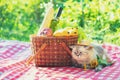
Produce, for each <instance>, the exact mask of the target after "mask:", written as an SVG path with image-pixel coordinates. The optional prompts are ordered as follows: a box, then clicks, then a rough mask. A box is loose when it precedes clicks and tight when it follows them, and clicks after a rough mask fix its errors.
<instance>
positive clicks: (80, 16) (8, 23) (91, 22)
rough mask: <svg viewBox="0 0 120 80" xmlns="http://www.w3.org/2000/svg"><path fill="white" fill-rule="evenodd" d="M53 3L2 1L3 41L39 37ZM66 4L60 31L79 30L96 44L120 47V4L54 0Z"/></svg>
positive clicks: (0, 28) (115, 1)
mask: <svg viewBox="0 0 120 80" xmlns="http://www.w3.org/2000/svg"><path fill="white" fill-rule="evenodd" d="M49 1H50V0H0V38H2V39H8V40H21V41H29V35H31V34H36V33H37V31H38V29H39V27H40V25H41V22H42V20H43V17H44V13H45V5H46V3H47V2H49ZM53 3H54V8H55V11H57V9H58V7H59V5H61V4H64V10H63V13H62V15H61V17H60V22H59V24H58V25H57V27H58V28H63V27H66V26H75V27H76V26H80V27H82V28H83V30H84V31H85V33H86V34H87V36H88V37H89V38H91V39H93V40H94V41H97V42H100V43H101V42H102V43H103V42H108V43H112V44H117V45H120V37H119V36H120V5H119V4H120V0H53Z"/></svg>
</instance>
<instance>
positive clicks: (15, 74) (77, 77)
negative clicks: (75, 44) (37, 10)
mask: <svg viewBox="0 0 120 80" xmlns="http://www.w3.org/2000/svg"><path fill="white" fill-rule="evenodd" d="M102 46H103V47H104V48H105V49H106V50H107V52H108V55H110V56H111V58H112V60H114V61H115V63H114V64H113V65H112V66H108V67H105V68H103V69H102V71H99V72H95V71H94V70H90V69H88V70H86V71H85V70H83V69H82V68H75V67H37V68H36V67H35V66H34V64H30V66H25V65H24V64H25V61H26V59H27V58H28V57H29V56H30V55H31V54H32V52H31V48H30V43H27V42H20V41H12V40H11V41H10V40H0V80H120V68H119V67H120V47H119V46H116V45H111V44H102Z"/></svg>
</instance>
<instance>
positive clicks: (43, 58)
mask: <svg viewBox="0 0 120 80" xmlns="http://www.w3.org/2000/svg"><path fill="white" fill-rule="evenodd" d="M77 39H78V36H68V37H40V36H35V35H34V36H31V42H32V44H31V46H32V51H33V53H34V55H35V65H36V66H37V67H39V66H40V67H45V66H46V67H48V66H51V67H55V66H71V65H72V61H71V51H70V49H69V47H68V46H70V45H74V44H76V43H77Z"/></svg>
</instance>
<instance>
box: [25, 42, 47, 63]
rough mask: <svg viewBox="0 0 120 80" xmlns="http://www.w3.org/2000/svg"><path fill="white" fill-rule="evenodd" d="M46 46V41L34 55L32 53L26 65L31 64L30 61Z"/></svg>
mask: <svg viewBox="0 0 120 80" xmlns="http://www.w3.org/2000/svg"><path fill="white" fill-rule="evenodd" d="M46 46H47V44H46V43H44V44H43V45H42V46H41V47H40V48H39V50H38V51H37V52H36V53H35V54H34V55H31V56H30V57H29V58H28V59H27V60H26V65H29V64H30V62H32V61H33V60H34V59H35V56H36V55H38V54H39V53H40V52H41V51H42V50H43V49H44V48H45V47H46Z"/></svg>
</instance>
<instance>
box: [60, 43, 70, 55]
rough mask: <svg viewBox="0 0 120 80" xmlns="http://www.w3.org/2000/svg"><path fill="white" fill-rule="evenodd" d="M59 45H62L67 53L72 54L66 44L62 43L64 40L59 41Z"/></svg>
mask: <svg viewBox="0 0 120 80" xmlns="http://www.w3.org/2000/svg"><path fill="white" fill-rule="evenodd" d="M60 44H61V45H62V47H63V48H64V49H65V50H66V51H67V52H68V54H69V55H70V56H72V54H71V53H72V52H71V51H70V49H69V48H68V47H67V45H66V44H65V43H64V42H61V43H60Z"/></svg>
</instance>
